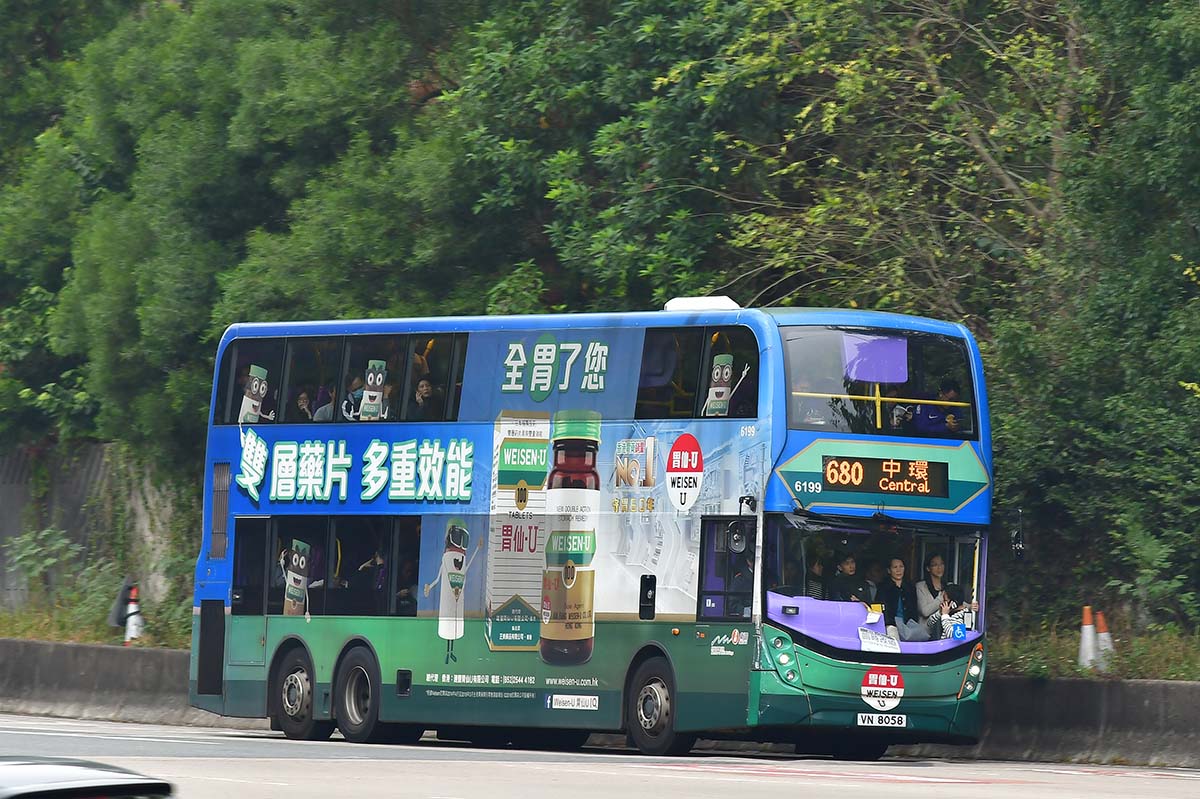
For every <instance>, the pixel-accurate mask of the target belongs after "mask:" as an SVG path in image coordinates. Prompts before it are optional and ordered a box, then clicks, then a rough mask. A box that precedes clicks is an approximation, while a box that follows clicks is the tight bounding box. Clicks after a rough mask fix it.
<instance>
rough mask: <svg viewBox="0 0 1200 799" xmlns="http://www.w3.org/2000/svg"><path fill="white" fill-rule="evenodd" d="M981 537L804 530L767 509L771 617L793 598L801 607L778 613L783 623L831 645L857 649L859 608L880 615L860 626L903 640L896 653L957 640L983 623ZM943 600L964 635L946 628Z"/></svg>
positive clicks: (766, 573)
mask: <svg viewBox="0 0 1200 799" xmlns="http://www.w3.org/2000/svg"><path fill="white" fill-rule="evenodd" d="M981 540H982V539H981V538H980V537H979V535H978V534H977V532H976V531H974V530H971V531H964V532H963V533H962V534H960V535H953V534H947V533H946V532H945V531H939V532H936V533H935V532H929V533H925V532H894V531H888V532H882V531H881V532H868V531H866V530H862V531H848V530H838V531H831V530H828V529H825V530H821V529H804V527H802V526H801V527H797V526H796V524H795V523H793V522H791V521H789V520H788V517H786V516H775V515H772V517H771V518H770V519H769V521H768V524H767V529H766V536H765V538H764V551H763V563H764V566H763V569H764V571H763V574H764V583H763V587H764V588H765V589H766V591H767V601H766V602H765V605H766V607H767V609H768V615H769V614H770V610H771V608H774V607H775V606H779V605H786V604H790V605H792V606H793V607H795V608H797V609H798V610H799V612H797V613H795V614H794V615H790V614H789V615H785V616H783V617H781V619H780V620H779V621H780V622H781V623H782V624H784V625H785V626H787V627H791V628H796V629H797V631H798V632H801V633H803V634H805V635H808V636H810V637H812V638H815V639H817V640H820V641H823V642H824V643H826V644H828V645H831V646H834V647H837V648H841V649H850V650H859V649H860V647H861V646H862V643H863V642H862V641H861V640H860V633H859V627H860V626H862V625H864V622H863V613H864V606H866V610H867V611H869V610H874V611H875V612H876V613H877V614H879V615H880V616H882V618H880V619H878V620H877V621H876V622H874V623H872V622H871V621H870V619H869V618H868V621H867V622H866V623H865V626H867V627H875V626H877V627H879V628H880V630H881V631H883V632H884V634H886V635H890V636H892V637H894V638H895V640H897V641H899V642H901V643H900V645H899V646H898V649H897V651H904V652H913V653H920V652H924V653H931V652H937V651H940V650H942V649H944V648H947V647H953V646H957V645H959V644H961V643H963V641H964V640H965V639H974V638H975V637H977V633H976V631H977V630H980V629H982V619H981V617H979V616H978V615H977V614H974V613H972V612H971V611H972V608H973V605H972V603H974V602H977V601H979V600H980V599H981V594H982V590H983V586H982V574H981V572H980V563H981V561H980V555H981V553H980V546H981ZM772 595H774V596H772ZM943 601H948V602H949V608H946V611H947V612H946V613H945V617H947V618H949V619H950V626H952V625H953V624H962V625H963V628H964V629H963V633H962V637H958V638H956V637H955V636H954V635H953V633H952V631H951V630H949V629H943V626H942V624H941V619H942V617H943V614H942V611H943V609H944V606H943ZM975 607H977V606H975ZM960 611H963V612H964V613H962V614H961V615H956V614H959V612H960Z"/></svg>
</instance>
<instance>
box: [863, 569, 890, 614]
mask: <svg viewBox="0 0 1200 799" xmlns="http://www.w3.org/2000/svg"><path fill="white" fill-rule="evenodd" d="M863 571H864V572H866V578H867V589H868V590H869V591H870V593H871V598H870V599H869V600H867V601H868V602H869V603H870V604H872V605H874V604H876V603H877V602H879V589H880V588H882V587H883V581H884V580H886V579H887V577H886V576H885V574H884V571H883V564H882V563H880V562H879V561H877V560H870V561H867V566H866V568H865V569H864V570H863Z"/></svg>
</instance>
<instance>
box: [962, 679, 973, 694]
mask: <svg viewBox="0 0 1200 799" xmlns="http://www.w3.org/2000/svg"><path fill="white" fill-rule="evenodd" d="M974 691H975V681H974V680H967V681H966V682H965V683H963V693H964V694H970V693H974Z"/></svg>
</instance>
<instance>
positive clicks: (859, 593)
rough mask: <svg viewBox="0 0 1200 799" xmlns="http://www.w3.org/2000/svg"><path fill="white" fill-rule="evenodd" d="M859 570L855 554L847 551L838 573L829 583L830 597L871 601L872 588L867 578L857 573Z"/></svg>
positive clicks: (842, 600) (843, 600)
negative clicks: (868, 584)
mask: <svg viewBox="0 0 1200 799" xmlns="http://www.w3.org/2000/svg"><path fill="white" fill-rule="evenodd" d="M857 571H858V568H857V563H856V561H855V560H854V555H852V554H850V553H849V552H847V553H846V554H845V555H843V556H842V558H841V560H840V561H838V566H837V574H835V575H834V576H833V579H832V580H831V581H830V583H829V597H828V598H829V599H832V600H835V601H837V602H862V603H864V604H866V603H867V602H869V601H870V599H871V589H870V588H869V587H868V586H867V581H866V579H865V578H864V577H863V576H862V575H860V574H857Z"/></svg>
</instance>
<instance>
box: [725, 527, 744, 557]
mask: <svg viewBox="0 0 1200 799" xmlns="http://www.w3.org/2000/svg"><path fill="white" fill-rule="evenodd" d="M725 532H726V538H725V540H726V542H727V544H726V546H728V547H729V551H730V552H732V553H733V554H735V555H740V554H742V553H743V552H745V551H746V541H747V538H746V528H745V525H743V524H742V523H741V522H730V523H729V527H728V528H727V529H726V531H725Z"/></svg>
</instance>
